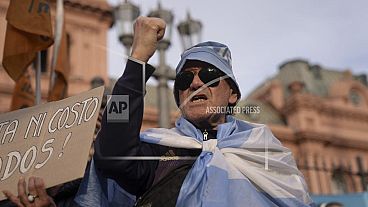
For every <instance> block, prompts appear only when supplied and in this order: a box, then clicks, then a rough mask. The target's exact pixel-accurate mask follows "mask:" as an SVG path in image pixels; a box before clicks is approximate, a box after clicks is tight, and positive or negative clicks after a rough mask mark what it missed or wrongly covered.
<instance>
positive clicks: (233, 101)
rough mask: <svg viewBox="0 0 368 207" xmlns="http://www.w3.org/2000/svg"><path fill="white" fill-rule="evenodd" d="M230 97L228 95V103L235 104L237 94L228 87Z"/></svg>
mask: <svg viewBox="0 0 368 207" xmlns="http://www.w3.org/2000/svg"><path fill="white" fill-rule="evenodd" d="M230 92H231V94H230V97H229V104H232V105H235V103H236V101H237V100H238V94H237V93H235V92H234V91H233V89H230Z"/></svg>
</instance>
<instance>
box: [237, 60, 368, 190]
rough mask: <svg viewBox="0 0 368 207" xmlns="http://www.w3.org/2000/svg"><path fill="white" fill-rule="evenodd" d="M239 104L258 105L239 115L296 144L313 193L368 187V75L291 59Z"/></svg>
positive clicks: (286, 142)
mask: <svg viewBox="0 0 368 207" xmlns="http://www.w3.org/2000/svg"><path fill="white" fill-rule="evenodd" d="M240 105H241V106H260V113H259V114H255V113H248V114H238V115H237V116H238V117H239V118H242V119H245V120H249V121H252V122H259V123H266V124H268V125H269V126H270V127H271V130H272V131H273V133H274V134H275V136H276V137H278V138H279V139H280V140H281V142H282V143H283V144H284V145H285V146H287V147H288V148H290V149H291V150H292V152H293V154H294V157H295V159H296V161H297V165H298V167H299V169H301V171H302V172H303V174H304V176H305V178H306V181H307V184H308V186H309V189H310V191H311V193H313V194H342V193H351V192H362V191H364V190H366V186H367V184H368V182H367V177H366V176H367V175H368V174H367V172H368V86H367V76H366V75H364V74H363V75H353V74H352V73H351V72H350V71H349V70H346V71H344V72H338V71H335V70H331V69H327V68H322V67H320V66H319V65H311V64H309V63H308V62H307V61H304V60H294V61H289V62H286V63H285V64H283V65H281V66H280V70H279V72H278V74H276V75H275V76H274V77H272V78H271V79H269V80H267V81H265V82H264V83H263V84H262V85H261V86H259V87H258V88H256V89H255V90H254V91H253V92H251V93H250V95H249V96H248V97H247V98H246V99H245V100H243V101H242V102H241V103H240Z"/></svg>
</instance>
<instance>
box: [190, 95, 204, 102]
mask: <svg viewBox="0 0 368 207" xmlns="http://www.w3.org/2000/svg"><path fill="white" fill-rule="evenodd" d="M206 100H207V96H206V95H204V94H199V95H195V96H193V97H192V98H191V99H190V102H193V103H199V102H202V101H206Z"/></svg>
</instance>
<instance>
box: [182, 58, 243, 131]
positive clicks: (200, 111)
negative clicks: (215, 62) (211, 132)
mask: <svg viewBox="0 0 368 207" xmlns="http://www.w3.org/2000/svg"><path fill="white" fill-rule="evenodd" d="M208 66H209V65H208V64H206V63H203V62H200V61H194V63H193V62H192V64H190V65H187V64H186V66H185V67H184V69H183V70H182V71H190V72H192V73H193V74H194V78H193V81H192V82H191V84H190V86H189V88H187V89H186V90H179V101H180V104H181V111H182V114H183V116H184V117H185V118H186V119H187V120H189V121H190V122H192V123H193V124H195V125H197V126H198V127H204V126H205V125H207V126H205V127H208V124H209V125H210V126H211V127H216V126H217V125H218V124H220V123H224V122H225V115H226V114H220V113H211V110H209V109H210V107H226V106H228V104H229V103H231V104H234V103H235V102H236V100H237V95H236V93H233V90H232V89H231V88H230V86H229V84H228V83H227V82H226V81H225V80H224V79H221V80H220V82H219V84H218V86H214V87H209V86H208V85H206V84H205V83H203V81H202V80H201V79H200V78H199V76H198V73H199V71H200V70H201V69H202V68H208ZM201 87H203V89H200V88H201ZM198 89H200V90H199V91H197V90H198ZM193 94H195V95H194V96H193Z"/></svg>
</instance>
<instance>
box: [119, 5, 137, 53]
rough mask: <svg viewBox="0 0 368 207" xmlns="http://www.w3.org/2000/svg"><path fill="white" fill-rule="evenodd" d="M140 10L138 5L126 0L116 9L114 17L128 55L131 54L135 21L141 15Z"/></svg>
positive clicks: (120, 38)
mask: <svg viewBox="0 0 368 207" xmlns="http://www.w3.org/2000/svg"><path fill="white" fill-rule="evenodd" d="M139 14H140V10H139V7H138V6H135V5H134V4H132V3H130V2H129V1H128V0H125V2H124V3H122V4H120V5H119V6H118V7H116V8H115V10H114V19H115V23H116V27H117V30H118V36H119V40H120V42H121V43H122V44H123V45H124V46H125V48H126V54H127V56H129V55H130V49H131V47H132V44H133V23H134V21H135V19H136V18H137V17H138V16H139Z"/></svg>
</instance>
